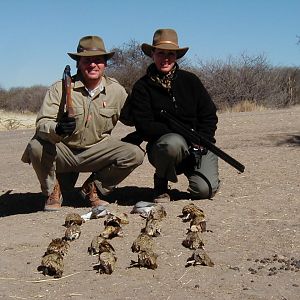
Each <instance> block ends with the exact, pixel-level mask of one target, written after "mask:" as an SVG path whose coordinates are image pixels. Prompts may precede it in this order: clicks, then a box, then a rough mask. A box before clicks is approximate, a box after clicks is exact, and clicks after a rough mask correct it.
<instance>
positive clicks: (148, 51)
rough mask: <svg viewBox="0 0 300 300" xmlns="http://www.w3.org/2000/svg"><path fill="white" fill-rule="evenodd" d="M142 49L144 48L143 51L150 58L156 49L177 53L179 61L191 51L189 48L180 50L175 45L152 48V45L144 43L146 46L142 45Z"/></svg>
mask: <svg viewBox="0 0 300 300" xmlns="http://www.w3.org/2000/svg"><path fill="white" fill-rule="evenodd" d="M141 48H142V51H143V52H144V53H145V54H146V55H147V56H149V57H152V51H153V50H154V49H162V50H171V51H176V58H177V59H179V58H181V57H183V56H184V55H185V54H186V53H187V51H188V50H189V47H185V48H178V47H176V46H175V45H172V44H161V45H159V46H152V45H149V44H146V43H144V44H142V46H141Z"/></svg>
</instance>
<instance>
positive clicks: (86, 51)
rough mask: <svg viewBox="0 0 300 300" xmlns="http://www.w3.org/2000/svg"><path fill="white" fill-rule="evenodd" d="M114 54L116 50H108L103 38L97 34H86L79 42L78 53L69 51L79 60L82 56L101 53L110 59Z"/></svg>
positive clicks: (72, 56)
mask: <svg viewBox="0 0 300 300" xmlns="http://www.w3.org/2000/svg"><path fill="white" fill-rule="evenodd" d="M114 54H115V52H106V50H105V46H104V42H103V40H102V38H101V37H99V36H95V35H88V36H84V37H83V38H81V39H80V41H79V43H78V47H77V53H68V55H69V56H70V57H71V58H73V59H75V60H78V59H79V58H80V57H82V56H100V55H104V56H105V57H106V59H110V58H112V57H113V55H114Z"/></svg>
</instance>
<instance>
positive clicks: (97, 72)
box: [78, 55, 106, 83]
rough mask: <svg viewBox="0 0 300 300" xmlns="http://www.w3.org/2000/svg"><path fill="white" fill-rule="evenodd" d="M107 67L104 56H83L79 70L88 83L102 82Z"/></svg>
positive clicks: (79, 63)
mask: <svg viewBox="0 0 300 300" xmlns="http://www.w3.org/2000/svg"><path fill="white" fill-rule="evenodd" d="M105 67H106V59H105V57H104V56H103V55H101V56H88V57H84V56H82V57H80V59H79V61H78V69H79V70H80V72H81V74H82V76H83V78H84V80H85V81H86V82H87V83H88V82H91V81H92V82H95V81H97V80H100V79H101V77H102V76H103V74H104V70H105Z"/></svg>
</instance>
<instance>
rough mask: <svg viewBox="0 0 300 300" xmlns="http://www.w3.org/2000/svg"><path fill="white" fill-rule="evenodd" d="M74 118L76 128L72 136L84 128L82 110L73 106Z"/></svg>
mask: <svg viewBox="0 0 300 300" xmlns="http://www.w3.org/2000/svg"><path fill="white" fill-rule="evenodd" d="M74 112H75V115H74V118H75V121H76V128H75V131H74V134H76V133H78V132H79V131H80V130H82V128H83V127H84V122H85V120H84V109H83V108H82V107H76V106H74Z"/></svg>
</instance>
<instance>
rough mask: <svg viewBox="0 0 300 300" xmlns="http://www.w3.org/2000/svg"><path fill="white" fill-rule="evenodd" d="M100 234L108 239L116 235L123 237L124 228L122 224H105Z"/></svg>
mask: <svg viewBox="0 0 300 300" xmlns="http://www.w3.org/2000/svg"><path fill="white" fill-rule="evenodd" d="M100 236H102V237H104V238H106V239H112V238H114V237H117V236H119V237H123V236H124V233H123V229H122V227H121V226H111V225H109V226H105V228H104V230H103V231H102V232H101V233H100Z"/></svg>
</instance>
